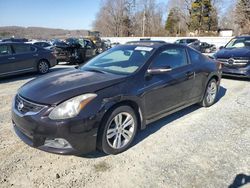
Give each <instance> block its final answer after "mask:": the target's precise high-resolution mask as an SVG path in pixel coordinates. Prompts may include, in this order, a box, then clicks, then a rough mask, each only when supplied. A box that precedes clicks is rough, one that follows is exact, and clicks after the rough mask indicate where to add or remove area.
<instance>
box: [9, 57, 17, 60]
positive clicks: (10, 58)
mask: <svg viewBox="0 0 250 188" xmlns="http://www.w3.org/2000/svg"><path fill="white" fill-rule="evenodd" d="M8 59H9V60H13V59H16V58H15V57H9V58H8Z"/></svg>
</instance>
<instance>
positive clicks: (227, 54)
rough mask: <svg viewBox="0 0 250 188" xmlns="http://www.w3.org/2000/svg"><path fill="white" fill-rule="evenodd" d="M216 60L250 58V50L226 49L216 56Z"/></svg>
mask: <svg viewBox="0 0 250 188" xmlns="http://www.w3.org/2000/svg"><path fill="white" fill-rule="evenodd" d="M215 57H216V58H225V59H229V58H231V57H250V48H227V49H226V48H224V49H221V50H220V51H218V52H217V53H216V54H215Z"/></svg>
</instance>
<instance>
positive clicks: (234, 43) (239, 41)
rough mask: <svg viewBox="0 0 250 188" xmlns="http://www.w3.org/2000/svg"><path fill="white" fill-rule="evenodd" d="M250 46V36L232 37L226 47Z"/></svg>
mask: <svg viewBox="0 0 250 188" xmlns="http://www.w3.org/2000/svg"><path fill="white" fill-rule="evenodd" d="M244 47H250V38H243V37H242V38H234V39H232V40H231V41H230V42H229V43H228V44H227V45H226V46H225V48H244Z"/></svg>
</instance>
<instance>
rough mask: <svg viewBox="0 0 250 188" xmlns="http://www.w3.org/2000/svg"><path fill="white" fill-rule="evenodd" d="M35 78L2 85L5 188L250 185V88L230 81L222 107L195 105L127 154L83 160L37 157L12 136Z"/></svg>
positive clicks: (0, 160) (146, 133) (144, 134)
mask: <svg viewBox="0 0 250 188" xmlns="http://www.w3.org/2000/svg"><path fill="white" fill-rule="evenodd" d="M63 68H65V66H57V67H56V68H54V69H53V71H57V70H59V69H63ZM35 76H37V75H35V74H29V75H24V76H18V77H16V78H7V79H2V81H0V187H11V186H12V187H18V188H19V187H26V188H27V187H84V186H86V187H103V188H104V187H171V188H173V187H213V188H214V187H216V188H217V187H228V186H230V185H231V184H232V183H233V182H234V184H235V185H237V183H241V182H244V181H245V182H249V183H250V112H249V111H250V82H249V81H247V80H238V79H229V78H226V79H223V80H222V83H221V85H222V87H221V90H220V94H219V98H220V99H219V101H218V102H217V103H216V104H215V105H213V106H212V107H210V108H200V107H198V106H196V105H194V106H191V107H189V108H187V109H184V110H182V111H180V112H177V113H175V114H173V115H170V116H168V117H166V118H164V119H162V120H160V121H157V122H155V123H153V124H152V125H150V126H148V128H147V129H146V130H143V131H141V132H139V134H138V135H137V138H136V141H135V143H134V145H133V147H132V148H130V149H129V150H127V151H126V152H124V153H122V154H119V155H108V156H107V155H103V154H102V153H99V152H95V153H93V154H90V155H86V156H82V157H76V156H60V155H55V154H50V153H46V152H42V151H39V150H37V149H33V148H31V147H29V146H27V145H25V144H24V143H23V142H22V141H21V140H19V139H18V138H17V136H15V135H14V133H13V132H12V129H11V128H12V125H11V116H10V108H11V100H12V98H13V96H14V95H15V93H16V91H17V89H18V88H19V87H20V86H21V85H22V84H24V83H26V82H27V81H29V80H31V79H33V78H34V77H35ZM240 174H243V175H240ZM242 177H246V179H245V180H243V181H241V180H242ZM249 183H248V184H245V185H244V187H250V184H249ZM236 187H237V186H236Z"/></svg>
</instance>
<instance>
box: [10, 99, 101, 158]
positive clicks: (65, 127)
mask: <svg viewBox="0 0 250 188" xmlns="http://www.w3.org/2000/svg"><path fill="white" fill-rule="evenodd" d="M13 103H14V102H13ZM49 110H50V108H49V107H47V108H45V109H43V110H42V111H40V112H39V113H37V114H22V113H20V112H19V111H18V110H17V109H16V108H15V105H13V106H12V122H13V127H14V130H15V133H16V134H17V136H18V137H19V138H20V139H21V140H22V141H23V142H25V143H26V144H28V145H29V146H31V147H34V148H37V149H40V150H43V151H47V152H51V153H57V154H65V155H78V154H85V153H89V152H92V151H95V150H96V141H97V130H98V126H99V122H98V121H97V118H95V117H93V116H91V117H84V118H82V117H81V118H80V117H78V118H73V119H70V120H61V121H55V120H51V119H49V118H48V116H46V115H45V114H48V111H49ZM55 138H62V139H65V140H66V141H67V142H68V143H69V144H70V145H71V147H70V148H60V149H59V148H54V147H48V146H46V145H45V140H46V139H55Z"/></svg>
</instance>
